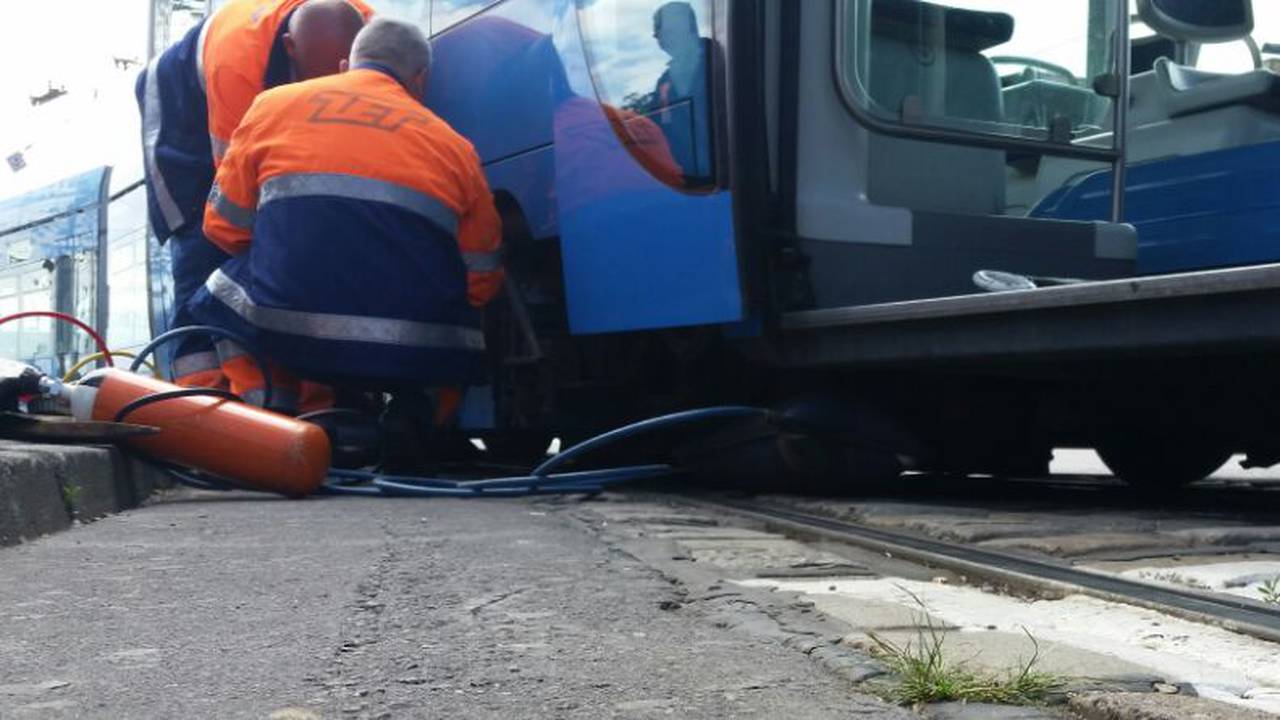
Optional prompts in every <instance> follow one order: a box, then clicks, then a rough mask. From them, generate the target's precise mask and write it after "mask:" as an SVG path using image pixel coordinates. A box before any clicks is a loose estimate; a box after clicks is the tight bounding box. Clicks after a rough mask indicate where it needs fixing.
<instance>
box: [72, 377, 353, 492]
mask: <svg viewBox="0 0 1280 720" xmlns="http://www.w3.org/2000/svg"><path fill="white" fill-rule="evenodd" d="M181 389H182V388H179V387H178V386H176V385H171V384H169V383H166V382H163V381H160V380H156V379H154V378H149V377H144V376H142V375H136V374H134V373H130V372H125V371H123V370H116V369H111V368H108V369H105V370H100V371H98V372H95V373H92V374H91V375H89V376H88V377H86V378H85V379H84V380H83V381H81V383H80V384H78V385H75V386H72V387H71V388H70V390H71V405H72V412H73V414H75V415H76V417H77V418H80V419H85V420H106V421H110V420H114V419H115V417H116V413H118V412H119V411H120V409H121V408H123V407H124V406H125V405H128V404H129V403H131V402H133V401H134V400H137V399H139V398H142V397H145V396H148V395H153V394H155V393H161V392H168V391H171V390H181ZM126 422H131V423H138V424H140V425H153V426H155V427H158V428H160V432H159V433H156V434H155V435H148V436H144V437H138V438H130V439H129V441H128V442H129V444H130V445H131V446H132V447H135V448H137V449H138V450H141V451H143V452H145V453H147V454H149V455H152V456H154V457H157V458H160V459H163V460H168V461H170V462H174V463H177V464H179V465H183V466H186V467H190V468H194V469H197V470H203V471H205V472H209V473H213V474H215V475H220V476H222V477H225V478H227V479H229V480H234V481H236V482H238V483H240V484H243V485H245V486H246V487H250V488H253V489H256V490H265V491H268V492H274V493H280V494H281V495H287V496H289V497H302V496H304V495H309V494H311V493H313V492H315V491H316V490H317V489H318V488H319V487H320V484H321V483H323V482H324V479H325V476H326V475H327V474H328V471H329V438H328V436H327V435H326V434H325V432H324V430H323V429H321V428H320V427H319V426H317V425H312V424H311V423H306V422H300V421H298V420H295V419H293V418H291V417H288V416H286V415H281V414H279V413H274V412H271V411H269V410H263V409H262V408H258V407H254V406H252V405H246V404H244V403H239V402H235V401H232V400H225V399H222V398H216V397H200V396H195V397H183V398H174V399H169V400H163V401H160V402H156V403H153V404H150V405H145V406H143V407H140V408H138V409H137V410H136V411H134V412H132V413H130V414H129V416H128V418H127V419H126Z"/></svg>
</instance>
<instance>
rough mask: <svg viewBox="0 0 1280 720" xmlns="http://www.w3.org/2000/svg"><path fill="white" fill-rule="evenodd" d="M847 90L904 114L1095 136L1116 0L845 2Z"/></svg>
mask: <svg viewBox="0 0 1280 720" xmlns="http://www.w3.org/2000/svg"><path fill="white" fill-rule="evenodd" d="M844 7H845V8H846V16H845V17H844V18H843V20H842V23H843V25H842V27H843V28H844V33H845V35H844V39H845V42H844V43H843V45H844V57H842V58H841V59H840V67H841V72H842V74H843V76H844V82H843V85H844V89H845V91H846V92H848V93H850V94H851V96H852V98H851V99H853V100H854V101H856V102H858V103H859V104H860V105H862V106H863V107H865V108H866V109H867V110H870V111H871V112H872V113H873V114H875V115H877V116H879V117H882V118H884V119H887V120H891V121H896V122H901V123H904V124H908V125H910V124H920V125H934V126H941V127H946V128H951V129H958V130H965V131H970V132H976V133H983V134H994V135H1007V136H1014V137H1020V138H1028V139H1035V140H1045V141H1052V142H1066V141H1077V140H1081V139H1084V138H1089V137H1096V136H1097V135H1098V134H1099V133H1100V132H1101V131H1102V130H1103V128H1104V127H1106V125H1107V123H1108V122H1109V117H1110V112H1111V99H1110V98H1108V97H1105V96H1103V95H1100V94H1098V93H1097V92H1096V91H1095V90H1094V87H1095V82H1096V81H1097V80H1099V79H1100V78H1101V77H1103V76H1105V75H1106V74H1108V73H1110V72H1111V71H1112V70H1113V67H1114V54H1115V53H1114V37H1115V23H1116V19H1117V17H1118V15H1119V6H1118V4H1117V0H1059V1H1058V2H1054V3H1041V2H1025V0H937V1H936V2H933V1H931V2H924V1H923V0H849V1H848V2H845V3H844Z"/></svg>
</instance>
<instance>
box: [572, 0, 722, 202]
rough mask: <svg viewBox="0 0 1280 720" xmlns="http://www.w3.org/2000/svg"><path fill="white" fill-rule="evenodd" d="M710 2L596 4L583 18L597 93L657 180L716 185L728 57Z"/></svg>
mask: <svg viewBox="0 0 1280 720" xmlns="http://www.w3.org/2000/svg"><path fill="white" fill-rule="evenodd" d="M711 13H712V9H711V3H710V2H709V1H708V0H689V1H687V2H686V1H684V0H676V1H675V2H666V1H663V0H595V2H583V3H581V4H580V5H579V18H580V22H581V26H582V32H583V37H584V38H585V39H586V48H587V55H588V57H589V60H590V63H591V73H592V78H593V80H594V82H595V86H596V93H597V95H598V97H599V100H600V102H601V103H602V104H603V105H604V106H605V109H606V112H607V113H608V114H609V115H610V118H611V119H612V120H613V125H614V128H615V130H616V131H617V132H618V133H619V135H620V136H621V139H622V141H623V144H624V145H625V146H626V147H627V148H628V149H629V150H630V151H631V153H632V154H633V155H634V156H636V159H637V160H639V161H640V163H641V164H642V165H643V166H644V167H646V168H647V169H648V170H649V171H650V172H651V173H653V174H654V175H655V176H656V177H658V178H659V179H661V180H663V181H664V182H667V183H668V184H672V185H675V186H677V187H681V188H685V189H706V188H711V187H714V186H715V162H714V158H715V133H714V131H713V119H714V117H715V114H714V111H713V110H714V97H715V93H714V90H713V88H714V84H713V78H714V73H715V72H716V69H717V68H721V67H723V62H724V60H723V52H721V50H720V48H719V46H718V45H717V44H716V42H715V41H714V40H713V39H712V32H711V27H712V14H711Z"/></svg>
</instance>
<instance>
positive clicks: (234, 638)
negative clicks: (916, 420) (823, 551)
mask: <svg viewBox="0 0 1280 720" xmlns="http://www.w3.org/2000/svg"><path fill="white" fill-rule="evenodd" d="M584 507H585V508H589V507H590V506H589V505H588V506H580V505H576V504H572V503H565V504H560V503H556V502H547V501H543V502H538V503H527V502H521V501H440V500H427V501H418V500H381V499H329V500H308V501H302V502H291V501H283V500H275V499H269V498H262V497H258V496H244V495H207V494H204V495H202V494H193V493H175V494H172V495H170V496H168V497H166V498H165V499H163V500H162V501H160V502H157V503H154V504H152V505H150V506H148V507H145V508H142V509H140V510H137V511H133V512H129V513H125V514H122V515H118V516H114V517H110V518H107V519H104V520H102V521H100V522H96V523H93V524H91V525H88V526H85V527H81V528H77V529H75V530H72V531H70V532H66V533H62V534H59V535H56V536H52V537H48V538H44V539H41V540H39V541H36V542H32V543H28V544H25V545H22V546H18V547H15V548H9V549H5V550H0V718H46V717H48V718H54V717H77V718H80V717H89V718H171V717H186V718H242V717H243V718H274V719H275V720H306V719H310V718H317V717H319V718H347V717H351V718H401V717H404V718H435V717H450V718H511V717H530V718H534V717H536V718H543V717H545V718H561V717H563V718H588V717H590V718H598V717H650V716H655V715H664V716H675V717H683V718H729V717H787V718H797V719H802V718H837V717H839V718H850V717H868V718H907V717H912V715H911V714H909V713H907V712H906V711H904V710H901V709H898V708H894V707H891V706H888V705H886V704H884V703H882V702H880V701H879V700H876V699H874V698H870V697H868V696H865V695H859V694H857V693H856V692H854V691H853V690H852V689H851V685H850V683H849V681H848V679H847V678H842V677H840V676H839V675H838V674H837V673H833V672H830V671H829V670H828V669H827V668H826V667H824V666H823V665H822V664H820V663H818V662H816V661H814V660H813V659H811V658H809V657H806V655H805V651H804V650H803V648H801V649H797V644H796V643H794V642H780V641H779V637H780V636H796V635H797V634H798V635H799V636H800V637H804V633H802V632H800V631H796V630H794V629H792V630H786V629H781V630H780V629H779V626H778V624H777V617H778V615H779V611H778V610H777V609H776V608H761V607H757V606H756V605H755V604H754V603H753V602H751V601H749V600H743V599H737V598H734V599H732V602H724V601H716V602H705V603H704V602H700V601H699V600H698V596H697V593H696V592H691V589H690V588H689V587H686V586H684V584H683V583H682V581H681V580H680V579H679V578H678V577H676V576H673V575H671V574H670V573H667V572H664V571H663V569H662V567H661V564H662V563H661V562H660V559H661V556H662V546H661V545H660V544H653V545H650V546H648V547H647V550H646V551H645V552H636V551H634V548H633V547H630V546H626V547H624V546H623V545H622V544H620V543H619V542H617V541H616V539H611V537H610V536H609V534H608V533H607V532H602V531H601V529H600V527H599V526H598V524H593V523H591V522H588V521H584V520H583V513H584V512H588V513H589V510H585V511H584V510H583V508H584ZM642 557H647V558H648V559H642ZM654 558H659V560H655V559H654ZM703 590H705V588H704V589H703ZM699 592H701V590H700V591H699ZM705 597H706V598H708V599H710V598H716V597H718V596H717V595H716V594H714V593H709V594H706V595H705ZM801 645H803V644H801Z"/></svg>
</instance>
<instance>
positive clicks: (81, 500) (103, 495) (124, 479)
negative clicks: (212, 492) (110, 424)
mask: <svg viewBox="0 0 1280 720" xmlns="http://www.w3.org/2000/svg"><path fill="white" fill-rule="evenodd" d="M169 486H170V483H169V481H168V479H167V478H166V477H165V476H164V473H162V472H160V471H158V470H156V469H155V468H153V467H151V466H150V465H147V464H145V463H143V462H141V461H139V460H137V459H135V458H132V457H129V456H127V455H125V454H124V453H123V452H121V451H120V450H118V449H116V448H113V447H98V446H78V445H36V444H30V443H20V442H13V441H8V440H0V546H5V545H16V544H18V543H21V542H23V541H24V540H30V539H32V538H37V537H40V536H41V535H47V534H49V533H52V532H57V531H59V530H66V529H67V528H69V527H71V525H72V523H73V522H75V521H82V522H87V521H90V520H96V519H98V518H100V517H102V516H104V515H109V514H111V513H115V512H120V511H121V510H127V509H129V508H133V507H137V506H138V505H141V504H142V502H143V501H144V500H146V499H147V498H148V497H150V495H151V494H152V493H153V492H155V490H156V489H157V488H161V487H169Z"/></svg>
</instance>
